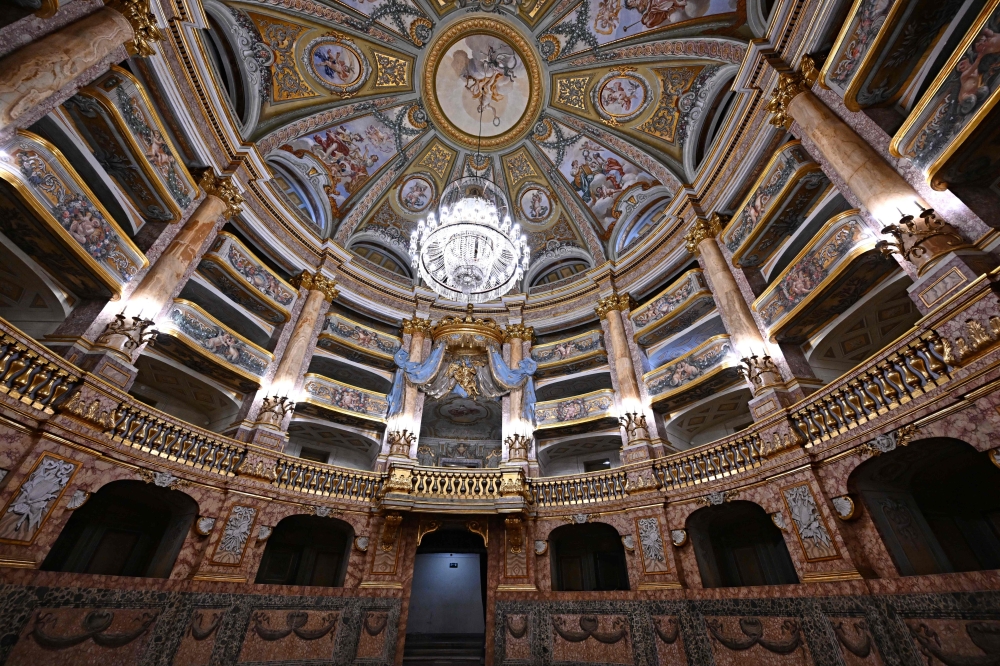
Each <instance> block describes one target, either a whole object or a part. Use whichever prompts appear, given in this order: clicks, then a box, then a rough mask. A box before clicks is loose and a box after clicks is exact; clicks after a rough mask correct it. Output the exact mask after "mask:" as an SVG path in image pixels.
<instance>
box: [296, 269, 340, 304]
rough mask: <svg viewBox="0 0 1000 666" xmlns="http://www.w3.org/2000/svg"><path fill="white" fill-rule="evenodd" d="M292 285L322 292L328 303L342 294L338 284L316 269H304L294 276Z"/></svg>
mask: <svg viewBox="0 0 1000 666" xmlns="http://www.w3.org/2000/svg"><path fill="white" fill-rule="evenodd" d="M292 286H293V287H295V288H296V289H302V288H305V289H307V290H308V291H318V292H321V293H322V294H323V300H324V301H326V302H327V303H332V302H333V300H334V299H335V298H337V296H340V291H338V290H337V284H336V283H335V282H334V281H333V280H331V279H330V278H328V277H326V276H324V275H322V274H321V273H320V272H319V271H316V272H315V273H310V272H309V271H302V272H301V273H299V274H298V275H296V276H295V277H293V278H292Z"/></svg>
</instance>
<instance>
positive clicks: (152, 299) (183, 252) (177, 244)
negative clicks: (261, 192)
mask: <svg viewBox="0 0 1000 666" xmlns="http://www.w3.org/2000/svg"><path fill="white" fill-rule="evenodd" d="M199 185H201V188H202V189H203V190H205V194H206V196H205V198H204V200H202V202H201V204H199V205H198V208H197V209H195V211H194V213H192V214H191V217H190V218H188V221H187V222H186V223H185V224H184V228H183V229H181V231H180V233H178V234H177V236H175V237H174V239H173V240H172V241H171V242H170V245H169V246H167V249H166V250H164V251H163V254H162V255H160V258H159V259H157V260H156V263H154V264H153V266H152V267H151V268H150V269H149V270H148V271H147V272H146V275H145V276H144V277H143V278H142V282H140V283H139V286H138V287H137V288H136V290H135V291H134V292H132V295H131V296H129V305H130V307H129V309H130V310H135V311H138V310H141V311H142V312H143V314H144V315H145V316H148V317H151V318H155V317H156V316H157V315H159V314H160V313H161V312H162V311H163V309H164V308H165V307H167V306H168V305H169V304H170V303H171V302H172V300H173V297H174V293H175V292H176V291H177V287H178V286H179V285H180V282H181V280H183V278H184V275H185V274H186V273H187V271H188V269H189V268H190V267H191V265H192V264H193V263H195V262H197V261H198V260H199V259H200V258H201V254H202V248H204V246H205V242H206V241H207V240H209V237H210V236H211V235H212V234H213V233H214V231H215V226H216V222H217V221H218V219H219V217H220V216H223V215H224V216H226V217H233V216H235V215H238V214H239V212H240V206H241V204H242V203H243V197H241V196H240V195H239V193H238V192H237V191H236V188H235V187H234V186H233V184H232V182H231V179H230V178H220V177H219V176H216V175H215V174H214V173H213V172H212V170H211V169H209V170H208V171H206V172H205V173H204V174H203V175H202V177H201V181H200V183H199Z"/></svg>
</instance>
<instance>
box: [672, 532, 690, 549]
mask: <svg viewBox="0 0 1000 666" xmlns="http://www.w3.org/2000/svg"><path fill="white" fill-rule="evenodd" d="M687 540H688V533H687V530H670V543H672V544H674V547H675V548H680V547H681V546H683V545H684V544H686V543H687Z"/></svg>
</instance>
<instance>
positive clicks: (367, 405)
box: [302, 373, 389, 423]
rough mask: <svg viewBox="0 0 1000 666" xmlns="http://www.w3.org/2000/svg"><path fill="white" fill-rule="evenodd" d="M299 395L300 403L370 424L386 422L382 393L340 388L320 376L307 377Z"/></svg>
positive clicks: (343, 385) (385, 408)
mask: <svg viewBox="0 0 1000 666" xmlns="http://www.w3.org/2000/svg"><path fill="white" fill-rule="evenodd" d="M302 391H303V397H302V402H305V403H307V404H310V405H315V406H317V407H320V408H322V409H325V410H328V411H332V412H338V413H340V414H348V415H351V416H357V417H360V418H362V419H368V420H370V421H378V422H380V423H381V422H383V421H385V415H386V413H387V412H388V411H389V402H388V399H387V397H386V394H385V393H378V392H376V391H369V390H367V389H363V388H358V387H357V386H351V385H350V384H343V383H341V382H338V381H336V380H334V379H330V378H329V377H324V376H323V375H317V374H313V373H309V374H307V375H306V376H305V385H304V386H303V387H302Z"/></svg>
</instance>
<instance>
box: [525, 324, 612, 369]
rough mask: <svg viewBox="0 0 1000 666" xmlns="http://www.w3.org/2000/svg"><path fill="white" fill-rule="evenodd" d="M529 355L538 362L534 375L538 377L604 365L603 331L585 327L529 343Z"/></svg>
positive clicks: (606, 358) (605, 354)
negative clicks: (557, 337) (554, 338)
mask: <svg viewBox="0 0 1000 666" xmlns="http://www.w3.org/2000/svg"><path fill="white" fill-rule="evenodd" d="M531 358H533V359H534V360H535V361H536V362H537V363H538V370H537V371H536V372H535V378H536V379H541V378H544V377H551V376H554V375H562V374H570V373H574V372H581V371H583V370H588V369H590V368H595V367H597V366H600V365H604V364H606V363H607V362H608V352H607V350H606V349H604V335H603V334H602V333H601V332H600V331H588V332H586V333H581V334H580V335H575V336H573V337H571V338H566V339H565V340H557V341H555V342H547V343H545V344H541V345H538V346H535V347H532V348H531Z"/></svg>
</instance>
